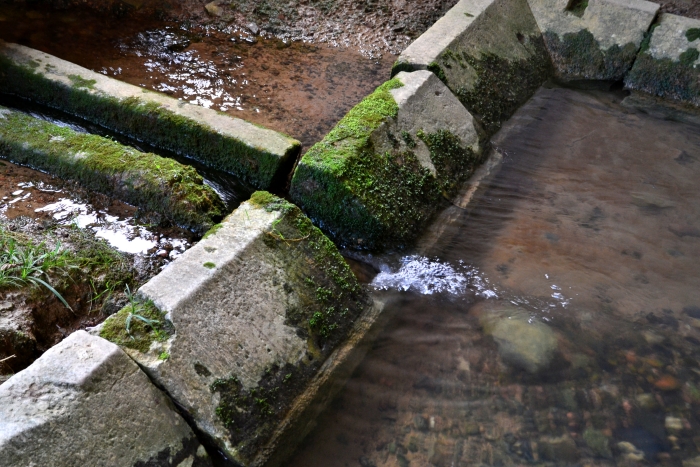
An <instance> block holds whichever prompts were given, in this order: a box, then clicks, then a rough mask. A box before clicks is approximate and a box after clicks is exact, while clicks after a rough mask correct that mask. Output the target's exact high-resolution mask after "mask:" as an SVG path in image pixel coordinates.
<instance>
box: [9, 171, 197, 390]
mask: <svg viewBox="0 0 700 467" xmlns="http://www.w3.org/2000/svg"><path fill="white" fill-rule="evenodd" d="M149 217H152V216H149V214H148V213H139V212H138V210H137V209H136V208H134V207H133V206H130V205H127V204H125V203H122V202H119V201H116V200H111V199H109V198H107V197H105V196H103V195H99V194H95V193H91V192H87V191H85V190H83V189H81V188H80V187H79V186H77V185H75V184H73V183H70V182H66V181H63V180H60V179H57V178H56V177H53V176H50V175H48V174H44V173H41V172H37V171H35V170H32V169H30V168H27V167H21V166H18V165H15V164H12V163H10V162H6V161H0V235H3V236H11V237H13V238H15V240H16V241H18V242H19V243H20V244H25V243H26V242H31V243H33V244H34V245H40V244H44V247H45V248H44V250H47V251H50V250H53V249H54V248H58V249H59V250H60V251H67V252H69V255H70V261H69V262H68V264H67V265H66V266H65V267H60V268H58V269H56V270H52V271H49V272H48V275H46V276H42V277H41V279H43V280H45V281H47V282H48V283H49V284H50V285H51V286H52V287H54V288H55V289H56V290H57V291H58V292H59V293H60V294H61V296H62V297H63V298H64V299H65V300H66V301H67V303H68V305H69V306H70V308H71V309H68V308H67V307H66V306H65V305H64V304H63V303H62V302H61V301H60V300H59V299H58V298H57V297H56V296H55V295H54V294H53V293H52V292H50V291H49V290H48V289H47V288H45V287H43V286H41V285H40V284H37V285H30V284H25V285H23V286H20V287H11V286H9V287H3V288H2V289H0V361H2V363H0V375H5V376H7V375H9V374H12V373H15V372H17V371H20V370H22V369H23V368H25V367H27V366H28V365H29V364H31V363H32V362H33V361H34V360H35V359H36V358H38V357H39V356H40V355H41V354H42V353H43V352H44V351H46V350H47V349H49V348H50V347H52V346H53V345H55V344H57V343H58V342H60V341H61V340H62V339H63V338H65V337H66V336H68V335H69V334H70V333H72V332H74V331H76V330H78V329H85V328H86V327H90V326H95V325H97V324H99V323H100V322H102V321H103V320H104V319H105V318H106V317H107V316H109V315H110V314H112V313H114V312H116V311H118V310H119V309H121V307H122V306H124V305H126V303H127V302H128V298H127V293H126V287H129V288H130V290H136V289H137V288H138V286H140V285H141V284H143V283H145V282H146V281H147V280H148V279H150V278H151V277H153V276H154V275H156V274H157V273H158V272H160V270H161V269H162V268H163V267H165V266H167V264H168V263H169V262H171V261H172V260H174V259H175V258H176V257H177V256H179V255H180V254H181V253H182V252H184V251H185V250H186V249H187V248H188V247H189V246H190V245H191V244H192V242H193V241H194V240H195V239H194V238H193V236H192V235H191V234H190V233H189V232H187V231H183V230H182V229H178V228H176V227H169V228H162V227H158V226H156V225H148V218H149ZM3 267H5V265H3ZM9 267H11V265H9ZM2 379H3V377H2V376H0V381H2Z"/></svg>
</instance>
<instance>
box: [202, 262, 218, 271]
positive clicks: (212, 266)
mask: <svg viewBox="0 0 700 467" xmlns="http://www.w3.org/2000/svg"><path fill="white" fill-rule="evenodd" d="M202 266H204V267H205V268H207V269H216V264H214V263H212V262H211V261H207V262H206V263H204V264H203V265H202Z"/></svg>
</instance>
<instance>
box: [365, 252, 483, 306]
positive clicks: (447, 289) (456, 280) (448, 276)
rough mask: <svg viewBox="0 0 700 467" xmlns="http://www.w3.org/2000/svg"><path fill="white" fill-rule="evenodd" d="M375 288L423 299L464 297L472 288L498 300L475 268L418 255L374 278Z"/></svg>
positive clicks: (406, 258) (403, 260)
mask: <svg viewBox="0 0 700 467" xmlns="http://www.w3.org/2000/svg"><path fill="white" fill-rule="evenodd" d="M372 285H373V286H374V287H375V288H377V289H379V290H390V289H395V290H401V291H408V290H412V291H414V292H418V293H421V294H424V295H430V294H434V293H449V294H453V295H463V294H465V293H466V292H467V289H468V288H469V289H471V290H473V291H475V292H476V293H477V294H478V295H481V296H484V297H486V298H495V297H496V296H497V294H496V292H495V291H494V290H493V287H491V286H490V285H489V283H488V280H487V279H485V278H483V277H481V276H480V275H479V274H478V271H477V270H476V269H475V268H473V267H469V266H466V265H465V264H464V263H463V262H461V261H460V262H459V265H458V266H456V267H455V266H453V265H451V264H448V263H445V262H442V261H440V260H432V259H429V258H426V257H423V256H417V255H414V256H407V257H404V258H402V259H401V267H400V268H399V270H398V271H396V272H391V271H390V270H388V268H385V270H383V271H382V272H380V273H379V274H378V275H377V276H376V277H375V278H374V280H373V281H372Z"/></svg>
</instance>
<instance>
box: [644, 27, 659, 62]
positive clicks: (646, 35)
mask: <svg viewBox="0 0 700 467" xmlns="http://www.w3.org/2000/svg"><path fill="white" fill-rule="evenodd" d="M658 27H659V25H658V23H657V24H652V25H651V27H650V28H649V30H648V31H647V32H645V33H644V38H643V39H642V43H641V44H640V45H639V53H640V54H641V53H643V52H646V51H647V50H649V45H650V44H651V37H652V36H653V35H654V30H655V29H656V28H658Z"/></svg>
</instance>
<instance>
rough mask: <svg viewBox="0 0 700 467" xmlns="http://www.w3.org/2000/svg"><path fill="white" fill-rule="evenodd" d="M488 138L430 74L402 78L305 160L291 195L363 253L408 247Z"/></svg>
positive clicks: (337, 236)
mask: <svg viewBox="0 0 700 467" xmlns="http://www.w3.org/2000/svg"><path fill="white" fill-rule="evenodd" d="M481 133H482V131H481V130H480V129H479V125H478V124H477V123H476V122H475V121H474V119H473V118H472V116H471V115H470V114H469V112H467V110H466V109H465V108H464V107H463V106H462V105H461V104H460V102H459V101H458V100H457V99H456V98H455V96H454V95H453V94H452V93H451V92H450V90H449V89H448V88H447V87H445V85H444V84H443V83H442V82H440V80H439V79H437V78H436V77H435V76H434V75H433V74H432V73H430V72H428V71H425V70H422V71H417V72H414V73H405V72H402V73H399V74H398V75H397V76H396V77H395V78H394V79H393V80H391V81H388V82H387V83H385V84H383V85H382V86H380V87H379V88H378V89H377V90H376V91H375V92H374V93H373V94H371V95H370V96H368V97H367V98H365V99H364V100H363V101H362V102H361V103H360V104H358V105H357V106H355V107H354V108H353V109H352V110H350V112H349V113H348V114H347V115H346V116H345V117H344V118H343V119H342V120H341V121H340V122H339V123H338V124H337V125H336V127H335V128H334V129H333V130H332V131H331V132H330V133H329V134H328V135H327V136H326V137H325V138H324V139H323V141H321V142H320V143H317V144H316V145H314V146H313V147H312V148H311V149H310V150H309V151H308V152H307V153H306V154H305V155H304V157H303V158H302V159H301V161H300V163H299V165H298V166H297V168H296V171H295V173H294V177H293V179H292V186H291V191H290V194H291V196H292V199H294V200H295V202H297V203H298V204H299V205H300V206H302V208H303V209H304V210H305V212H307V213H308V214H309V215H310V216H311V217H312V218H314V219H316V220H317V221H318V222H319V224H320V225H321V226H322V228H323V229H324V231H326V232H328V233H329V234H330V235H331V236H333V237H334V238H335V239H337V240H338V241H339V242H341V243H344V244H346V245H350V246H353V247H358V248H381V247H385V246H396V245H405V244H406V243H408V242H410V241H412V239H413V238H415V236H416V235H417V234H418V233H419V232H420V230H421V229H422V228H423V227H424V225H425V223H426V222H427V220H428V219H429V218H430V216H431V215H432V214H433V212H435V210H436V209H437V208H438V207H439V203H440V199H441V198H442V197H443V196H445V197H450V196H451V195H452V194H453V193H454V191H455V189H456V187H457V185H458V183H459V182H460V181H462V180H464V179H465V178H466V177H468V176H469V175H470V174H471V173H472V172H473V171H474V168H475V167H476V165H477V164H478V163H479V162H480V159H481V148H480V134H481Z"/></svg>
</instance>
